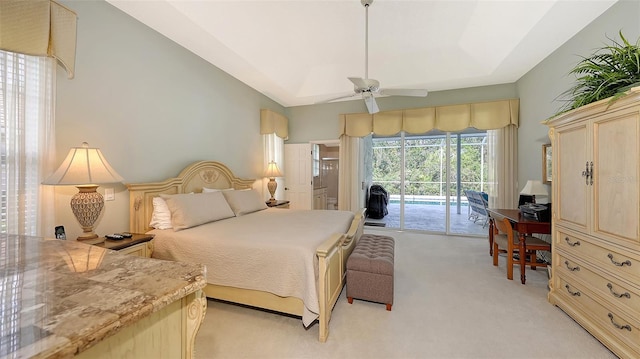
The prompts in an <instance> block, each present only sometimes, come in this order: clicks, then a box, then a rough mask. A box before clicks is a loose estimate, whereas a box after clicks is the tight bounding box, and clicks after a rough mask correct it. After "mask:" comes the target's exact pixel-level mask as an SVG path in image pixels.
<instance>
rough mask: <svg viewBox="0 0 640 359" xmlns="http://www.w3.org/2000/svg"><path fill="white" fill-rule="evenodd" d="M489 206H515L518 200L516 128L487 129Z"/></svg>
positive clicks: (510, 126) (512, 126) (511, 126)
mask: <svg viewBox="0 0 640 359" xmlns="http://www.w3.org/2000/svg"><path fill="white" fill-rule="evenodd" d="M487 144H488V155H487V162H488V163H487V165H488V167H489V178H488V180H487V182H488V183H487V194H488V195H489V208H516V207H517V206H516V205H517V203H518V200H517V198H518V197H517V196H518V128H517V127H516V126H514V125H509V126H506V127H503V128H500V129H497V130H489V131H487Z"/></svg>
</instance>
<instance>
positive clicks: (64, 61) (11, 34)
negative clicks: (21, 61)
mask: <svg viewBox="0 0 640 359" xmlns="http://www.w3.org/2000/svg"><path fill="white" fill-rule="evenodd" d="M76 22H77V15H76V13H75V12H73V11H71V10H69V9H67V8H66V7H64V6H62V5H60V4H58V3H57V2H55V1H51V0H30V1H24V0H2V1H0V50H5V51H11V52H15V53H20V54H26V55H31V56H48V57H53V58H55V59H56V60H58V62H59V63H60V64H61V65H62V66H63V67H64V68H65V70H66V71H67V75H68V77H69V78H70V79H71V78H73V76H74V70H75V63H76Z"/></svg>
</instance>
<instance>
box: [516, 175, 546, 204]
mask: <svg viewBox="0 0 640 359" xmlns="http://www.w3.org/2000/svg"><path fill="white" fill-rule="evenodd" d="M520 194H523V195H528V196H531V197H532V199H533V203H536V196H538V197H546V198H548V197H549V191H547V186H545V185H543V184H542V182H541V181H536V180H528V181H527V184H525V185H524V188H523V189H522V191H520Z"/></svg>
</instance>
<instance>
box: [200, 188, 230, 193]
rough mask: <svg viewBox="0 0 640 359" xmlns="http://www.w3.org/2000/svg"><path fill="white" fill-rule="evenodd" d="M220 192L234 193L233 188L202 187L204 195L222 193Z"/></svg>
mask: <svg viewBox="0 0 640 359" xmlns="http://www.w3.org/2000/svg"><path fill="white" fill-rule="evenodd" d="M220 191H233V188H207V187H202V193H211V192H220Z"/></svg>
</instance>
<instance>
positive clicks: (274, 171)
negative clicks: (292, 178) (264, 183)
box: [264, 161, 282, 178]
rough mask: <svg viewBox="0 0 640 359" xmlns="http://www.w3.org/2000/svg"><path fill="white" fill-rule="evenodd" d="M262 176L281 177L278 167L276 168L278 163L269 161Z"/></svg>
mask: <svg viewBox="0 0 640 359" xmlns="http://www.w3.org/2000/svg"><path fill="white" fill-rule="evenodd" d="M264 176H265V177H269V178H274V177H282V173H281V172H280V169H279V168H278V165H277V164H276V163H275V161H271V162H269V165H268V166H267V170H266V171H264Z"/></svg>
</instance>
